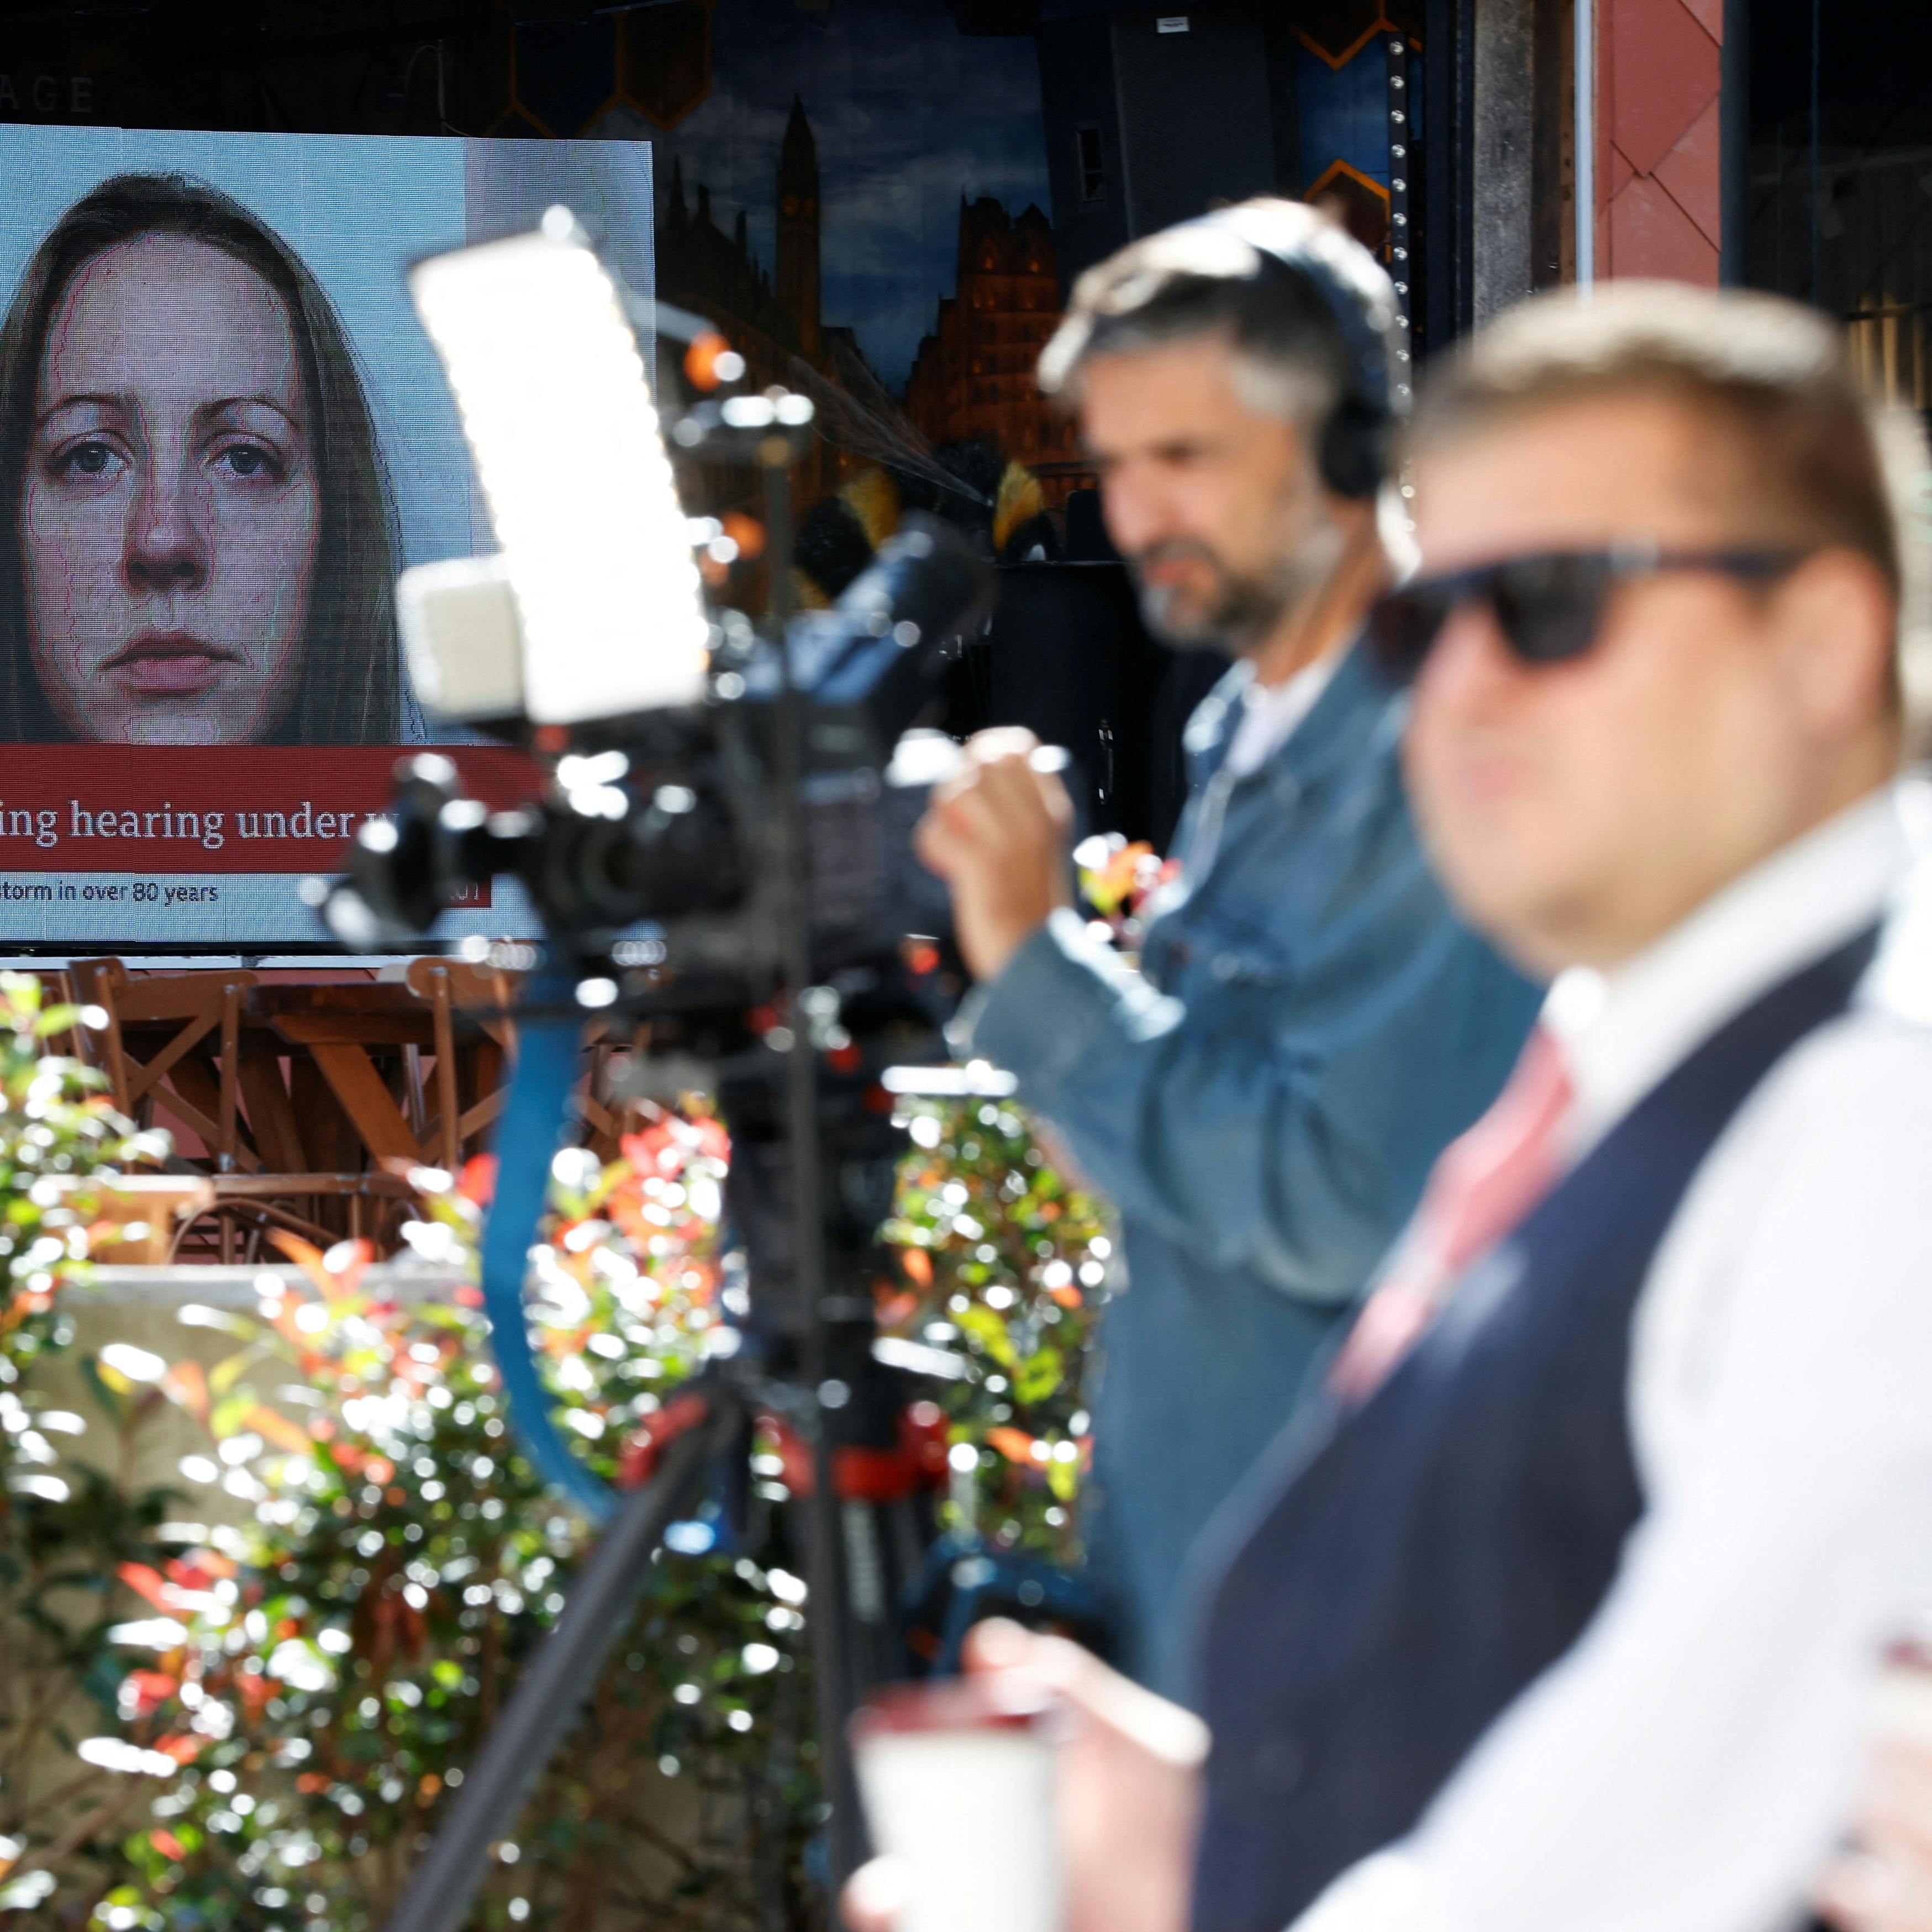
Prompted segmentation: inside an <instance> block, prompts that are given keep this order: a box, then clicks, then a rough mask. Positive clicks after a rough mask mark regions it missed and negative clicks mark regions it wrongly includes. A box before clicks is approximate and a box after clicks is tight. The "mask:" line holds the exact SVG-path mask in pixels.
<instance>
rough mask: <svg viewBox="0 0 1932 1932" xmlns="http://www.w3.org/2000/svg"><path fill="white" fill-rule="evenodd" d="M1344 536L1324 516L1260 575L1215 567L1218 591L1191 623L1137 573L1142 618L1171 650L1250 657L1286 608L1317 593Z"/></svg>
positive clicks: (1337, 559)
mask: <svg viewBox="0 0 1932 1932" xmlns="http://www.w3.org/2000/svg"><path fill="white" fill-rule="evenodd" d="M1344 541H1345V540H1344V538H1343V533H1342V531H1341V530H1340V528H1339V527H1338V526H1337V525H1336V524H1335V523H1334V522H1332V521H1331V520H1330V519H1329V518H1328V517H1322V518H1320V519H1319V521H1318V522H1317V523H1316V524H1315V526H1314V527H1313V528H1312V529H1309V530H1308V531H1307V532H1306V533H1305V534H1304V536H1303V538H1302V540H1301V542H1300V543H1299V544H1296V545H1295V546H1294V547H1293V548H1292V549H1291V550H1288V551H1286V553H1284V554H1283V556H1281V557H1280V559H1278V560H1277V562H1276V563H1275V564H1274V567H1273V568H1271V569H1270V570H1269V571H1267V572H1266V573H1265V574H1263V575H1261V576H1256V577H1242V576H1238V575H1236V574H1235V573H1234V572H1233V571H1229V570H1221V571H1220V572H1219V574H1220V583H1221V594H1220V596H1219V597H1218V598H1217V599H1216V601H1215V602H1214V605H1213V607H1211V609H1209V610H1206V611H1204V612H1203V613H1202V615H1201V616H1199V618H1198V619H1196V620H1195V621H1194V622H1192V623H1191V624H1190V623H1188V622H1184V621H1183V620H1182V619H1181V617H1180V616H1179V614H1178V613H1176V612H1175V610H1173V609H1172V607H1171V606H1172V601H1173V600H1172V596H1171V595H1170V594H1169V593H1168V592H1164V591H1162V590H1160V589H1156V588H1154V586H1151V585H1148V584H1147V583H1143V582H1142V581H1141V580H1140V577H1139V573H1138V572H1136V573H1135V577H1134V585H1135V589H1136V591H1137V592H1138V593H1139V598H1140V607H1141V616H1142V619H1143V620H1144V621H1145V623H1146V625H1147V627H1148V629H1149V630H1150V631H1152V632H1153V633H1154V635H1155V636H1156V637H1158V638H1159V639H1160V641H1161V642H1162V643H1164V644H1167V645H1169V646H1172V648H1173V649H1176V650H1197V649H1202V648H1214V649H1221V650H1225V651H1228V652H1232V654H1233V655H1235V656H1236V657H1247V656H1250V655H1253V652H1256V651H1257V650H1259V649H1260V648H1261V646H1262V644H1263V643H1265V641H1266V640H1267V639H1268V637H1269V636H1270V635H1271V633H1272V632H1273V631H1274V630H1275V628H1277V626H1278V625H1280V622H1281V621H1282V619H1283V618H1284V617H1286V616H1287V615H1288V614H1289V612H1291V611H1292V610H1297V609H1298V608H1300V607H1302V606H1303V605H1305V604H1308V603H1309V602H1310V601H1312V600H1313V598H1315V597H1316V595H1318V594H1319V592H1320V591H1321V589H1322V586H1324V585H1325V583H1327V582H1328V580H1329V578H1330V577H1331V576H1333V575H1334V572H1335V568H1336V566H1337V564H1339V563H1340V561H1341V557H1342V551H1343V546H1344ZM1130 568H1132V566H1131V565H1130Z"/></svg>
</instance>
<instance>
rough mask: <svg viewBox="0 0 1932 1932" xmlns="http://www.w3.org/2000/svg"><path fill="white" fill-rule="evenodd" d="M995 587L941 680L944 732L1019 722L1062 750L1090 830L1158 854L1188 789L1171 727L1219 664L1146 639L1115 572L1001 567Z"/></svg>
mask: <svg viewBox="0 0 1932 1932" xmlns="http://www.w3.org/2000/svg"><path fill="white" fill-rule="evenodd" d="M999 580H1000V601H999V604H998V607H997V609H996V610H995V613H994V616H993V620H992V623H991V625H989V627H988V628H987V631H986V635H985V636H984V637H982V638H980V639H978V640H975V641H974V643H971V644H969V645H968V646H967V647H966V649H965V653H964V655H963V656H962V658H961V659H960V661H959V663H958V664H956V665H955V666H954V667H953V671H952V674H951V676H950V677H949V679H948V680H947V709H946V713H945V715H944V718H943V720H942V723H943V724H944V727H945V728H946V729H947V730H949V731H950V732H952V733H953V734H954V735H955V736H959V737H962V738H963V737H966V736H970V735H971V733H973V732H974V731H976V730H983V729H984V728H985V727H987V726H989V725H992V724H1024V725H1025V726H1026V727H1027V728H1028V730H1031V731H1032V732H1034V733H1035V734H1036V735H1037V736H1039V737H1040V739H1042V740H1043V741H1044V742H1046V743H1048V744H1050V745H1064V746H1065V747H1066V748H1067V751H1068V752H1069V753H1070V755H1071V756H1072V758H1073V763H1074V765H1075V766H1076V769H1077V775H1078V777H1079V781H1080V783H1079V792H1080V794H1081V796H1082V799H1083V802H1084V805H1085V820H1086V823H1087V824H1088V826H1089V827H1090V828H1091V829H1093V830H1094V831H1097V832H1120V833H1121V834H1123V835H1124V836H1126V837H1127V838H1145V839H1148V840H1149V841H1151V842H1152V843H1153V844H1154V846H1155V847H1157V849H1158V850H1163V851H1164V850H1166V847H1167V843H1168V841H1169V838H1170V837H1171V836H1172V833H1173V829H1174V824H1175V820H1176V819H1177V818H1178V817H1179V815H1180V811H1181V805H1182V803H1183V802H1184V799H1185V797H1186V793H1187V775H1186V769H1185V766H1184V761H1183V758H1182V754H1181V730H1182V728H1183V727H1184V725H1185V724H1186V723H1187V717H1188V714H1189V713H1190V712H1191V711H1192V710H1193V707H1194V706H1195V704H1196V703H1199V700H1200V698H1201V697H1202V696H1203V695H1205V693H1206V691H1207V690H1208V688H1209V687H1210V686H1211V685H1212V683H1213V682H1214V678H1215V677H1216V676H1218V675H1219V674H1220V670H1222V669H1223V668H1225V666H1226V659H1224V658H1220V657H1219V656H1218V655H1216V654H1215V653H1213V652H1201V651H1194V652H1181V653H1177V652H1173V651H1170V650H1169V649H1166V648H1165V647H1164V646H1162V645H1161V644H1160V643H1159V642H1158V641H1157V640H1156V639H1155V638H1154V637H1153V636H1151V634H1149V632H1148V628H1147V626H1146V625H1145V624H1144V623H1142V621H1141V614H1140V607H1139V601H1138V600H1137V599H1136V595H1135V592H1134V587H1133V583H1132V582H1131V580H1130V579H1129V577H1128V575H1127V568H1126V566H1125V565H1122V564H1119V563H1020V564H1009V565H1005V566H1004V567H1003V568H1001V571H1000V572H999Z"/></svg>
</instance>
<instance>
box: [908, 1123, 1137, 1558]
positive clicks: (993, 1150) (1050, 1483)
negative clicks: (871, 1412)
mask: <svg viewBox="0 0 1932 1932" xmlns="http://www.w3.org/2000/svg"><path fill="white" fill-rule="evenodd" d="M904 1118H905V1121H906V1124H907V1126H908V1127H910V1129H911V1131H912V1134H913V1142H914V1148H913V1153H912V1154H910V1155H909V1156H908V1157H907V1159H906V1160H905V1162H904V1163H903V1165H902V1166H901V1169H900V1173H899V1185H898V1199H897V1202H896V1203H895V1212H894V1214H893V1217H892V1220H890V1221H889V1222H888V1223H886V1229H885V1236H886V1240H887V1241H889V1242H890V1243H892V1244H893V1245H894V1246H895V1247H897V1248H898V1250H899V1264H900V1268H901V1273H902V1274H903V1275H904V1280H905V1283H906V1286H905V1289H904V1292H902V1293H901V1294H899V1295H895V1296H893V1297H892V1298H889V1300H888V1301H886V1303H885V1304H884V1305H883V1307H881V1310H880V1317H881V1321H882V1323H883V1325H884V1326H886V1328H888V1329H889V1331H892V1332H895V1333H898V1334H905V1335H908V1336H911V1337H916V1338H917V1339H919V1340H922V1341H926V1342H928V1343H935V1344H937V1345H938V1346H942V1347H945V1348H948V1349H956V1350H958V1351H959V1352H961V1353H962V1354H963V1355H965V1358H966V1361H967V1363H968V1374H967V1375H966V1376H965V1377H964V1378H963V1379H961V1380H960V1381H959V1382H955V1383H953V1384H952V1385H950V1387H949V1388H947V1391H946V1392H945V1393H944V1395H943V1396H941V1397H940V1400H941V1403H942V1405H943V1406H944V1408H945V1409H946V1412H947V1417H948V1419H949V1421H950V1424H951V1430H950V1433H951V1436H952V1439H953V1442H954V1443H955V1445H969V1446H970V1447H971V1448H972V1449H974V1450H976V1451H977V1452H978V1462H977V1467H975V1468H973V1469H970V1470H968V1472H965V1481H959V1480H957V1474H958V1464H959V1462H960V1461H961V1460H963V1459H962V1458H961V1457H959V1456H958V1455H957V1454H956V1455H955V1458H954V1462H955V1468H956V1481H955V1484H954V1490H953V1497H952V1499H951V1501H950V1504H949V1505H948V1517H949V1521H948V1525H947V1526H948V1527H949V1528H951V1529H961V1530H965V1529H977V1530H978V1531H980V1533H981V1534H983V1535H985V1536H986V1537H987V1538H989V1541H992V1543H993V1544H995V1546H996V1547H1000V1548H1002V1549H1014V1548H1020V1549H1025V1550H1031V1551H1034V1552H1037V1553H1040V1554H1042V1555H1044V1556H1050V1557H1054V1558H1057V1559H1060V1560H1062V1561H1071V1560H1073V1559H1074V1558H1076V1556H1077V1555H1078V1553H1079V1546H1078V1538H1077V1525H1076V1520H1075V1513H1074V1509H1073V1505H1074V1502H1075V1500H1076V1496H1077V1495H1078V1493H1079V1484H1080V1478H1081V1474H1082V1470H1083V1469H1084V1467H1085V1460H1086V1455H1087V1433H1088V1420H1087V1416H1086V1413H1085V1409H1084V1408H1083V1406H1082V1397H1081V1393H1080V1386H1081V1368H1082V1362H1083V1360H1084V1355H1085V1348H1086V1344H1087V1341H1088V1335H1089V1332H1090V1330H1091V1326H1092V1322H1093V1310H1094V1305H1095V1304H1096V1303H1097V1301H1098V1299H1099V1296H1098V1292H1097V1291H1098V1290H1099V1288H1100V1283H1101V1281H1102V1280H1103V1277H1104V1274H1105V1273H1106V1262H1107V1258H1108V1256H1109V1255H1110V1254H1111V1253H1112V1244H1111V1241H1110V1240H1109V1236H1108V1234H1107V1232H1106V1223H1105V1221H1104V1220H1103V1215H1102V1210H1101V1208H1100V1203H1099V1202H1097V1200H1096V1199H1095V1198H1094V1196H1092V1195H1091V1194H1089V1193H1086V1192H1085V1191H1084V1190H1082V1189H1081V1188H1079V1187H1074V1186H1073V1185H1071V1184H1069V1182H1068V1181H1066V1180H1065V1179H1064V1178H1063V1177H1062V1176H1061V1173H1060V1172H1058V1170H1057V1169H1056V1168H1055V1166H1054V1165H1053V1164H1052V1162H1051V1161H1050V1160H1049V1158H1048V1157H1047V1154H1046V1150H1045V1149H1044V1148H1043V1147H1042V1146H1041V1145H1040V1143H1039V1142H1038V1141H1037V1139H1036V1138H1035V1136H1034V1133H1033V1132H1032V1130H1031V1129H1030V1128H1029V1127H1028V1124H1027V1121H1026V1120H1025V1117H1024V1115H1022V1114H1021V1113H1020V1112H1019V1109H1016V1108H1015V1107H1013V1106H1011V1105H1010V1104H1003V1103H999V1102H997V1101H992V1100H966V1101H932V1100H920V1101H915V1102H910V1103H907V1105H906V1112H905V1116H904Z"/></svg>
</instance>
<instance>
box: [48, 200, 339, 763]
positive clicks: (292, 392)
mask: <svg viewBox="0 0 1932 1932" xmlns="http://www.w3.org/2000/svg"><path fill="white" fill-rule="evenodd" d="M307 414H308V412H307V410H306V407H305V400H304V396H303V386H302V369H301V364H300V362H299V357H298V355H297V352H296V342H295V336H294V332H293V329H292V327H291V326H290V318H289V314H288V311H287V308H285V307H284V304H283V302H282V300H281V297H280V296H278V295H277V294H276V293H275V291H274V290H272V289H271V288H270V287H269V286H268V284H266V283H265V282H264V281H263V280H262V278H260V276H259V275H257V274H256V273H255V272H254V270H253V269H250V268H248V267H246V266H245V265H244V264H242V263H240V262H238V261H236V260H235V258H234V257H233V256H230V255H227V254H223V252H222V251H220V250H219V249H216V248H209V247H208V246H206V245H205V244H203V243H202V242H193V241H190V240H188V239H186V238H185V237H183V236H171V235H148V236H142V237H140V238H139V239H136V240H135V241H132V242H123V243H121V245H118V247H115V248H111V249H109V250H108V251H107V252H106V253H105V254H101V255H98V256H96V257H95V258H94V259H93V260H92V261H90V262H89V263H87V264H86V266H85V267H83V269H81V270H80V272H79V273H78V274H77V275H76V276H75V277H74V280H73V281H71V283H70V284H68V288H67V290H66V291H65V294H64V295H63V296H62V299H61V300H60V302H59V304H58V307H57V308H55V311H54V314H53V318H52V324H51V326H50V327H49V330H48V334H47V345H46V353H45V355H44V356H43V358H42V362H41V368H40V388H39V394H38V396H37V401H36V407H35V411H34V436H33V439H32V442H31V446H30V448H29V451H28V459H27V475H26V488H25V490H24V492H23V508H22V513H21V522H22V529H21V549H22V556H23V564H24V566H25V572H26V587H27V606H28V621H29V635H30V639H31V646H32V650H33V655H34V667H35V669H36V670H37V673H38V674H39V677H40V684H41V687H42V688H43V690H44V691H46V695H47V697H48V700H49V702H50V703H51V704H52V706H53V709H54V711H55V713H56V715H58V718H60V721H61V722H62V724H64V725H65V727H67V728H68V730H71V731H72V732H73V733H74V734H75V735H76V736H78V737H81V738H86V739H96V740H100V741H104V742H108V743H112V744H148V745H154V744H175V745H209V744H236V743H246V742H252V741H255V740H259V739H263V738H266V736H268V735H269V733H271V732H272V730H274V728H275V725H276V724H277V723H278V721H280V719H281V715H282V713H283V712H284V709H286V708H287V703H288V701H289V697H290V693H291V692H292V691H293V688H294V686H295V683H296V678H297V676H298V675H299V672H300V670H301V658H302V634H303V628H304V625H305V622H306V621H307V618H308V598H309V580H310V577H311V571H312V568H313V566H314V561H315V551H316V538H317V525H318V523H319V520H320V509H319V502H318V494H317V485H316V477H315V468H314V460H313V458H312V455H311V450H310V446H309V440H308V425H307Z"/></svg>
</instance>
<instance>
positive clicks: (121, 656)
mask: <svg viewBox="0 0 1932 1932" xmlns="http://www.w3.org/2000/svg"><path fill="white" fill-rule="evenodd" d="M234 659H235V653H234V652H233V651H228V650H223V649H222V648H221V646H220V645H218V644H210V643H203V642H202V640H201V639H200V638H199V637H190V636H188V635H187V634H186V633H185V632H181V631H175V632H170V633H169V634H166V635H160V636H154V637H136V639H135V640H134V641H133V643H131V644H128V645H126V646H124V647H123V648H122V649H120V650H118V651H116V652H115V654H114V655H113V656H112V657H111V658H109V659H108V660H107V663H106V664H104V665H103V666H102V667H101V668H102V669H103V670H106V671H110V672H111V673H113V676H114V679H115V682H116V683H117V684H118V685H121V687H122V688H123V689H124V690H127V691H133V692H134V693H135V694H137V695H139V696H144V697H181V696H190V697H191V696H192V695H193V694H194V693H195V692H196V691H205V690H206V689H207V688H208V686H209V685H211V684H212V683H214V681H215V680H216V679H217V678H218V677H219V676H220V675H221V667H222V666H223V664H230V663H233V661H234Z"/></svg>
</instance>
